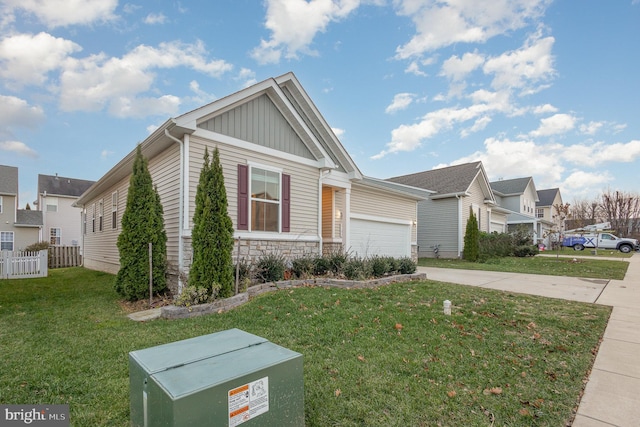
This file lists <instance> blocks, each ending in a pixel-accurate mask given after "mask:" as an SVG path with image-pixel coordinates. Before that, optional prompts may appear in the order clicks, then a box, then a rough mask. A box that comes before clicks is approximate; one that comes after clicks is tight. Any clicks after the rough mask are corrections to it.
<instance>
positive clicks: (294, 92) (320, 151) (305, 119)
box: [76, 73, 362, 206]
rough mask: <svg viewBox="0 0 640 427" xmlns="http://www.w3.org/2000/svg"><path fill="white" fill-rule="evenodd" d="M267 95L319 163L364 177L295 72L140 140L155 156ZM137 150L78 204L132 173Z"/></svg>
mask: <svg viewBox="0 0 640 427" xmlns="http://www.w3.org/2000/svg"><path fill="white" fill-rule="evenodd" d="M263 95H267V96H268V98H269V99H270V101H271V102H272V103H273V105H274V106H275V108H277V109H278V111H279V113H280V114H282V116H283V117H285V118H286V120H287V122H288V123H289V124H290V126H291V127H292V128H293V129H294V131H295V132H296V133H297V135H298V136H299V137H300V139H301V140H302V142H303V143H304V144H305V146H306V147H307V148H308V149H309V151H310V152H311V153H312V154H313V156H314V157H315V160H314V161H316V162H317V163H316V164H317V165H318V167H320V168H323V169H328V170H333V169H340V170H342V171H344V172H345V173H346V174H347V175H348V176H349V178H351V179H358V180H361V179H362V173H361V172H360V170H359V169H358V167H357V166H356V164H355V162H353V160H352V159H351V157H350V156H349V155H348V154H347V152H346V150H345V149H344V147H343V146H342V144H341V143H340V141H339V140H338V138H337V137H336V135H335V134H334V132H333V131H332V130H331V128H330V126H329V125H328V124H327V123H326V121H325V120H324V118H323V117H322V116H321V115H320V113H319V112H318V110H317V109H316V108H315V106H314V105H313V103H312V102H311V99H310V98H309V96H308V95H307V94H306V92H305V91H304V89H303V88H302V86H301V85H300V83H299V82H298V80H297V78H296V77H295V75H294V74H293V73H286V74H283V75H282V76H280V77H277V78H269V79H266V80H264V81H262V82H260V83H256V84H254V85H253V86H250V87H247V88H245V89H242V90H240V91H238V92H235V93H232V94H230V95H228V96H225V97H223V98H220V99H218V100H215V101H213V102H211V103H209V104H207V105H204V106H201V107H199V108H196V109H194V110H192V111H189V112H187V113H184V114H182V115H180V116H178V117H175V118H170V119H168V120H167V121H166V122H164V123H163V124H162V125H161V126H160V127H158V128H157V129H156V130H155V131H154V132H153V133H152V134H151V135H149V136H148V137H147V138H146V139H145V140H144V141H142V142H141V143H140V149H141V151H142V154H143V155H144V156H145V157H147V158H152V157H154V156H155V155H157V154H158V153H160V152H162V151H163V150H165V149H166V148H168V147H169V146H171V145H173V144H174V143H175V142H176V141H177V142H180V141H179V138H180V137H182V136H183V135H191V134H193V133H194V132H196V131H197V130H199V127H198V125H199V124H201V123H204V122H206V121H208V120H210V119H212V118H213V117H215V116H217V115H220V114H224V113H226V112H228V111H230V110H232V109H234V108H236V107H238V106H239V105H242V104H243V103H247V102H249V101H251V100H254V99H256V98H259V97H261V96H263ZM135 153H136V149H133V150H132V151H131V152H130V153H129V154H128V155H127V156H125V157H124V158H123V159H122V160H121V161H120V162H119V163H118V164H116V165H115V166H114V167H113V168H111V170H110V171H108V172H107V173H106V174H105V175H104V176H103V177H102V178H100V179H99V180H98V181H97V182H96V183H95V184H93V185H92V186H91V187H90V188H89V189H88V190H87V191H85V192H84V193H83V194H82V195H81V196H80V198H79V199H78V200H77V201H76V204H77V205H78V206H80V205H82V204H84V203H86V202H87V200H88V199H90V198H91V197H92V195H94V194H99V193H101V192H103V191H105V190H106V189H107V188H108V187H109V186H110V185H111V184H112V183H114V182H117V181H119V180H121V179H124V178H126V177H127V176H129V175H130V173H131V168H132V164H133V161H134V158H135ZM338 166H339V168H338Z"/></svg>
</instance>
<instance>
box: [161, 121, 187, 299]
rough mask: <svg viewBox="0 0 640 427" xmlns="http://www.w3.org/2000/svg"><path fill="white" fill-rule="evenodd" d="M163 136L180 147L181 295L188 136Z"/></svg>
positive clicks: (179, 237) (179, 223) (179, 259)
mask: <svg viewBox="0 0 640 427" xmlns="http://www.w3.org/2000/svg"><path fill="white" fill-rule="evenodd" d="M164 134H165V135H166V137H167V138H169V139H171V140H172V141H174V142H177V143H178V145H179V146H180V182H179V184H178V185H179V188H180V190H179V193H180V195H179V203H178V294H181V293H182V286H183V283H182V272H183V270H184V242H183V233H184V228H185V227H184V224H183V223H184V218H185V215H184V197H185V193H186V192H185V191H184V183H185V180H184V174H185V173H186V171H185V166H184V159H185V151H186V148H185V145H186V144H188V135H185V136H184V138H185V141H184V142H183V141H181V140H179V139H178V138H176V137H175V136H173V135H171V134H170V133H169V130H167V129H165V130H164Z"/></svg>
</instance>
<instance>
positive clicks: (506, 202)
mask: <svg viewBox="0 0 640 427" xmlns="http://www.w3.org/2000/svg"><path fill="white" fill-rule="evenodd" d="M491 189H492V190H493V194H494V197H495V200H496V202H497V203H498V205H499V206H500V207H502V208H504V209H507V210H508V211H509V213H508V214H507V231H508V232H513V231H515V230H516V229H518V228H520V229H524V230H526V231H527V232H529V233H531V235H532V243H536V244H537V243H545V244H547V245H548V243H549V242H548V239H547V238H546V237H545V234H544V233H545V231H547V230H550V229H551V228H552V227H553V223H552V222H551V221H548V220H546V219H544V218H537V217H536V203H538V202H539V201H540V200H539V198H538V192H537V190H536V186H535V184H534V182H533V178H532V177H525V178H515V179H505V180H499V181H494V182H492V183H491Z"/></svg>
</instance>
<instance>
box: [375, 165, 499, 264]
mask: <svg viewBox="0 0 640 427" xmlns="http://www.w3.org/2000/svg"><path fill="white" fill-rule="evenodd" d="M387 181H389V182H393V183H396V184H402V185H405V186H410V187H417V188H421V189H425V190H429V191H430V192H431V193H432V194H431V195H430V196H429V198H428V199H426V200H422V201H420V202H419V203H418V247H419V249H418V256H419V257H434V256H436V255H437V256H442V257H445V258H458V257H461V256H462V251H463V249H464V234H465V231H466V226H467V221H468V220H469V217H470V216H471V214H470V212H471V211H473V213H474V215H475V216H476V219H477V220H478V227H479V228H480V230H481V231H485V232H493V231H498V232H504V231H506V210H504V209H502V208H501V207H500V206H498V205H497V203H496V200H495V198H494V195H493V192H492V191H491V187H490V186H489V180H488V178H487V174H486V172H485V170H484V166H483V165H482V162H479V161H478V162H472V163H464V164H461V165H455V166H449V167H445V168H439V169H433V170H429V171H424V172H418V173H414V174H409V175H403V176H397V177H393V178H389V179H388V180H387ZM436 248H437V249H438V253H437V254H436V252H435V249H436Z"/></svg>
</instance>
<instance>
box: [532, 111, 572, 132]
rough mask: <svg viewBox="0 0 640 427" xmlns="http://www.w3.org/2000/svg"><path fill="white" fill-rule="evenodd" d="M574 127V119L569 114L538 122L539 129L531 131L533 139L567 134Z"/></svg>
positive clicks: (556, 115)
mask: <svg viewBox="0 0 640 427" xmlns="http://www.w3.org/2000/svg"><path fill="white" fill-rule="evenodd" d="M575 125H576V118H575V117H574V116H572V115H570V114H561V113H559V114H554V115H553V116H551V117H547V118H544V119H542V120H540V127H538V129H536V130H534V131H531V132H530V133H529V135H531V136H533V137H539V136H551V135H559V134H563V133H567V132H569V131H570V130H571V129H573V128H574V127H575Z"/></svg>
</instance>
